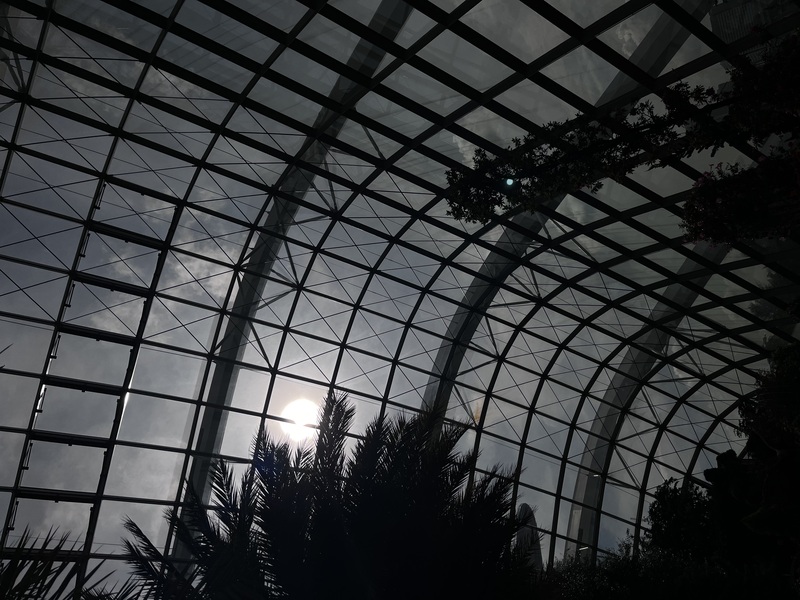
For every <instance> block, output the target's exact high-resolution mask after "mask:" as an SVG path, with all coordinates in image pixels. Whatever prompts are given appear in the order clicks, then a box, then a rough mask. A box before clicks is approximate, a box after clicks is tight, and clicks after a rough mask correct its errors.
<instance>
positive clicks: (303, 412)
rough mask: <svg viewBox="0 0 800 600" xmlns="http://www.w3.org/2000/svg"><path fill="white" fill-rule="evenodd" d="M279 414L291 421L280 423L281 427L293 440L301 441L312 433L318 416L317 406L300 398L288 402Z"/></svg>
mask: <svg viewBox="0 0 800 600" xmlns="http://www.w3.org/2000/svg"><path fill="white" fill-rule="evenodd" d="M281 416H282V417H283V418H284V419H286V420H287V421H291V423H287V422H284V423H281V429H283V431H284V432H285V433H287V434H288V435H289V437H290V438H291V439H293V440H295V441H298V442H299V441H302V440H305V439H308V438H310V437H311V436H312V435H314V431H315V430H314V427H315V426H316V424H317V418H318V416H319V406H317V405H316V404H314V403H313V402H311V400H306V399H305V398H301V399H299V400H295V401H294V402H290V403H289V404H287V405H286V408H284V409H283V412H282V413H281Z"/></svg>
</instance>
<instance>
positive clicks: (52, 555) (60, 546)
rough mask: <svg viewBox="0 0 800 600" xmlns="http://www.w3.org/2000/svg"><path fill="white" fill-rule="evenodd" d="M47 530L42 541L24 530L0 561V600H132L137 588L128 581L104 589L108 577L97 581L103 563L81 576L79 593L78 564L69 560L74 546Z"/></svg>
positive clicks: (137, 594)
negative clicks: (77, 584)
mask: <svg viewBox="0 0 800 600" xmlns="http://www.w3.org/2000/svg"><path fill="white" fill-rule="evenodd" d="M56 535H57V534H56V532H55V531H53V530H50V531H49V532H48V533H47V534H46V535H45V536H44V537H42V538H38V537H37V538H33V537H32V536H31V534H30V532H29V530H28V529H25V530H24V531H23V533H22V535H21V537H20V539H19V541H18V542H17V544H16V545H15V546H14V547H13V548H9V549H8V550H5V551H4V552H3V553H2V560H0V598H2V599H3V600H67V599H75V598H81V599H83V600H104V599H111V598H114V599H115V600H135V599H136V598H138V597H139V591H140V590H139V587H138V586H137V585H136V584H135V583H134V582H131V581H128V582H123V583H121V584H117V585H115V586H106V585H105V583H106V581H107V579H108V578H109V575H106V576H105V577H96V575H97V573H98V570H99V569H100V567H101V566H102V563H98V564H97V565H96V566H95V567H94V568H93V569H90V570H89V571H88V573H86V574H85V575H84V580H85V581H86V583H85V584H84V585H83V587H82V589H80V590H78V592H77V593H78V595H77V596H76V587H77V586H76V582H77V578H78V577H79V575H80V567H81V563H80V562H79V560H75V559H74V558H72V559H71V558H70V556H69V555H70V554H73V553H74V552H75V546H74V544H73V545H69V544H68V536H67V535H63V536H61V537H56Z"/></svg>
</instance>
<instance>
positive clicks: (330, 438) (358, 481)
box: [126, 393, 531, 600]
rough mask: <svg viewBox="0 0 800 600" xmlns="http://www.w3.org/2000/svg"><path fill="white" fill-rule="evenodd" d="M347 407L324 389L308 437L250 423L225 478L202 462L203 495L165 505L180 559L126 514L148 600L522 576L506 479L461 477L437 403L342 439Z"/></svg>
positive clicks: (303, 596) (413, 586) (440, 586)
mask: <svg viewBox="0 0 800 600" xmlns="http://www.w3.org/2000/svg"><path fill="white" fill-rule="evenodd" d="M353 416H354V409H353V407H352V405H351V404H350V403H349V402H348V401H347V397H346V395H336V394H333V393H331V394H329V395H328V397H327V398H326V401H325V404H324V406H323V408H322V411H321V417H320V424H319V433H318V436H317V441H316V446H315V448H314V450H312V449H310V448H300V449H296V450H292V449H291V448H290V446H289V444H288V443H278V442H275V441H274V440H272V439H270V438H269V436H268V435H267V434H266V433H264V431H263V430H262V431H261V432H260V433H259V435H258V436H257V438H256V440H255V443H254V452H253V460H252V462H251V463H250V465H249V466H248V469H247V470H246V472H245V473H244V475H243V476H242V477H241V480H240V481H239V482H238V484H237V482H236V481H235V478H234V475H233V471H232V469H231V468H230V467H229V466H228V465H226V464H225V463H223V462H218V463H216V464H215V465H214V466H213V468H212V471H211V480H212V496H213V505H212V506H211V507H205V506H203V505H202V503H201V501H200V498H199V497H198V495H197V494H195V493H192V492H191V491H190V493H189V494H188V509H187V510H186V513H185V516H184V518H183V519H178V518H177V514H176V513H175V512H174V511H173V512H171V513H168V515H167V516H168V518H169V519H171V520H172V521H173V523H174V525H175V527H176V537H177V539H178V541H179V543H180V544H183V545H184V547H185V548H186V550H187V551H188V554H189V555H191V560H190V561H189V562H181V561H179V560H178V559H177V558H175V557H174V556H166V555H164V554H162V553H161V552H160V551H159V550H158V548H156V547H155V545H154V544H152V543H151V542H150V541H149V540H148V538H147V536H146V535H145V534H144V533H143V532H142V531H141V529H139V527H137V526H136V524H135V523H134V522H132V521H130V520H128V521H127V522H126V527H127V529H128V531H129V532H130V533H131V534H132V535H133V540H129V541H126V545H127V550H128V554H129V562H130V563H131V565H132V566H133V568H134V571H135V573H136V575H137V576H138V577H139V578H140V579H141V580H142V582H143V586H144V588H145V590H146V592H147V596H148V597H150V598H154V599H157V600H162V599H163V600H167V599H169V600H177V599H181V600H195V599H197V600H200V599H203V600H205V599H209V600H210V599H214V600H216V599H231V600H234V599H235V600H250V599H255V598H259V599H263V598H287V599H292V600H295V599H297V600H311V599H315V600H316V599H318V598H325V597H328V598H348V599H365V600H367V599H376V600H377V599H380V600H393V599H395V598H397V599H399V598H409V597H416V598H458V599H459V600H461V599H470V598H486V597H498V596H502V595H503V594H504V593H505V592H506V591H509V592H510V591H511V590H512V589H514V588H518V589H519V588H524V587H525V586H527V585H529V583H530V580H531V579H530V575H529V568H528V567H527V566H526V562H527V561H526V557H525V556H523V553H522V552H520V551H517V550H515V549H514V548H513V544H512V540H513V537H514V533H515V532H516V530H517V529H518V523H517V522H516V521H515V520H513V519H511V518H510V517H509V515H510V514H511V500H510V498H511V479H510V477H509V476H508V473H505V472H503V471H502V470H500V469H498V468H495V469H493V470H492V471H491V472H489V473H488V474H484V475H477V476H472V475H471V474H472V473H473V466H474V461H475V456H474V455H473V454H461V453H459V452H458V451H457V449H456V445H457V443H458V441H459V440H460V439H461V437H462V435H463V434H464V432H465V428H464V427H461V426H459V425H452V424H446V423H443V421H444V419H443V416H444V415H443V413H442V412H440V411H429V412H422V413H420V414H417V415H415V416H412V417H405V416H401V417H397V418H395V419H387V418H383V417H381V418H377V419H375V420H374V421H373V422H372V423H371V424H370V425H369V426H368V427H367V429H366V432H365V434H364V436H363V438H361V439H359V440H358V441H357V443H356V444H355V448H354V449H353V451H352V452H350V453H348V452H347V450H346V446H347V442H348V440H350V439H351V438H349V437H348V432H349V430H350V427H351V425H352V422H353Z"/></svg>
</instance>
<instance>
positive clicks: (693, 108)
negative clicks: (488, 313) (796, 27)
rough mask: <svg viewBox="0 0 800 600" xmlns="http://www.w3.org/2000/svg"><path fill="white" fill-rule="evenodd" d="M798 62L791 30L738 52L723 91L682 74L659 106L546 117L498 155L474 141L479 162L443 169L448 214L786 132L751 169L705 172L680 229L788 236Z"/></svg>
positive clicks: (468, 214)
mask: <svg viewBox="0 0 800 600" xmlns="http://www.w3.org/2000/svg"><path fill="white" fill-rule="evenodd" d="M798 62H800V42H799V41H798V37H797V36H795V35H792V36H789V37H787V38H785V39H784V40H782V41H781V42H779V43H776V44H774V45H772V46H769V47H768V50H767V51H766V52H765V54H764V57H763V61H762V64H759V65H758V66H754V65H751V64H750V63H749V62H747V61H746V60H744V59H742V60H740V61H739V63H738V64H737V65H736V66H735V67H734V68H733V69H732V71H731V83H730V85H728V86H725V87H724V88H723V89H722V90H720V91H715V90H712V89H709V88H706V87H703V86H696V87H693V88H692V87H690V86H689V85H687V84H685V83H680V84H677V85H675V86H672V87H671V88H668V89H666V90H663V91H662V92H660V96H661V100H662V101H663V105H664V106H663V109H661V110H656V108H655V106H654V105H653V103H652V102H649V101H644V102H639V103H637V104H634V105H633V106H632V107H629V108H620V109H617V110H616V111H614V112H611V113H610V114H608V115H606V116H604V117H601V118H599V119H598V120H589V119H587V118H585V117H582V116H579V117H577V118H576V119H575V120H573V121H569V122H552V123H548V124H547V125H545V126H544V127H542V128H540V129H539V130H537V131H536V132H534V133H531V134H528V135H526V136H525V137H523V138H520V139H514V140H513V143H512V145H511V146H510V147H509V148H508V149H507V151H506V152H505V153H504V154H502V155H501V156H496V157H493V156H489V155H488V154H487V153H486V152H485V151H483V150H481V149H478V150H476V152H475V156H474V168H473V169H451V170H449V171H448V172H447V181H448V184H449V186H450V187H449V190H448V198H447V200H448V204H449V210H450V214H452V215H453V216H454V217H455V218H457V219H461V220H465V221H473V222H481V223H486V222H488V221H490V220H491V219H492V218H493V217H494V216H495V215H496V214H497V213H498V212H505V211H511V210H519V209H522V210H530V211H535V210H536V209H537V207H538V205H539V203H540V202H542V201H544V200H547V199H549V198H551V197H554V196H558V195H561V194H566V193H570V192H574V191H576V190H579V189H582V188H586V189H588V190H589V191H592V192H596V191H598V190H599V189H600V188H601V187H602V182H603V180H604V179H606V178H611V179H619V178H621V177H623V176H625V175H627V174H629V173H631V172H633V171H634V170H635V169H637V168H639V167H640V166H642V165H645V166H649V167H655V166H661V165H664V164H668V163H669V162H671V161H674V160H676V159H680V158H685V157H688V156H691V155H692V154H693V153H695V152H697V151H700V150H706V149H712V150H716V149H718V148H720V147H722V146H724V145H725V144H726V143H738V144H752V145H754V146H755V147H761V146H762V145H763V144H764V143H765V142H766V141H767V140H768V139H769V138H770V137H771V136H782V138H783V142H784V143H783V144H775V145H774V146H773V150H772V151H771V156H770V158H769V159H768V160H765V161H762V162H760V163H757V164H756V166H755V167H753V168H750V169H744V168H740V167H737V166H733V167H729V169H730V170H729V171H725V169H724V168H722V167H721V170H720V171H719V172H716V171H713V170H712V171H709V172H707V173H705V174H704V175H703V177H701V178H700V179H699V180H698V182H697V184H696V185H695V187H694V188H693V191H692V194H691V196H690V199H689V200H688V201H687V203H686V208H685V211H686V214H685V221H684V229H685V230H686V236H687V238H688V239H690V240H693V241H697V240H711V241H713V242H717V243H727V242H732V241H737V240H740V239H753V238H756V237H764V236H774V237H781V236H784V235H789V234H791V233H792V232H794V231H795V230H796V229H797V227H798V225H800V215H798V212H799V211H798V209H797V206H796V205H797V200H798V198H797V188H798V183H797V172H798V170H797V160H796V157H795V156H794V155H793V153H792V151H793V145H792V144H793V141H792V139H794V140H796V139H797V137H798V134H800V110H799V109H800V101H798V98H800V69H797V64H798ZM776 175H777V178H776V177H775V176H776ZM742 186H744V187H742ZM717 199H720V202H717Z"/></svg>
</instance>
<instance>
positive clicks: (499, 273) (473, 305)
mask: <svg viewBox="0 0 800 600" xmlns="http://www.w3.org/2000/svg"><path fill="white" fill-rule="evenodd" d="M680 5H681V8H683V9H684V10H686V11H687V12H690V13H691V14H692V15H693V16H694V17H695V18H697V19H698V20H699V19H701V18H702V17H703V16H704V15H705V14H706V13H707V12H708V11H709V10H710V8H711V5H712V2H711V1H710V0H684V1H683V2H681V3H680ZM688 37H689V32H688V31H687V30H685V29H683V28H682V27H681V26H680V25H679V24H678V23H677V22H675V21H674V20H672V18H671V17H669V16H668V15H666V14H662V15H661V17H660V18H659V19H658V20H657V21H656V23H655V24H654V25H653V27H652V29H651V30H650V32H648V34H647V36H645V38H644V40H643V41H642V43H641V44H640V45H639V46H638V47H637V49H636V51H635V52H634V53H633V55H632V56H631V57H630V62H631V63H633V64H634V65H636V66H637V67H638V68H640V69H642V70H643V71H645V72H647V73H650V74H653V75H658V74H659V73H660V72H661V71H662V70H663V69H664V68H665V67H666V66H667V64H668V63H669V61H670V60H671V59H672V58H673V57H674V55H675V54H676V53H677V51H678V50H679V49H680V48H681V46H682V45H683V43H684V42H685V41H686V40H687V39H688ZM637 87H638V84H637V83H636V82H635V81H634V80H632V79H630V78H629V77H628V76H626V75H624V74H623V73H618V74H617V76H616V78H615V79H614V80H613V81H612V82H611V84H609V86H608V88H607V89H606V90H605V92H604V93H603V94H602V95H601V97H600V98H599V99H598V101H597V102H596V104H595V105H596V106H602V105H604V104H607V103H608V102H611V101H613V100H614V99H615V98H617V97H620V96H623V95H625V94H629V93H631V92H632V91H633V90H635V89H636V88H637ZM563 198H564V196H560V197H557V198H552V199H549V200H547V201H546V206H547V207H548V208H550V209H552V210H556V209H557V208H558V206H559V205H560V203H561V201H562V200H563ZM546 221H547V217H546V216H543V215H542V213H541V212H537V213H535V214H532V213H529V212H525V213H520V214H518V215H515V216H514V217H512V219H511V223H512V224H513V225H514V227H507V228H506V229H505V230H504V232H503V234H502V236H501V238H500V239H499V240H498V242H497V243H496V244H495V247H496V248H497V249H498V250H499V251H500V252H493V253H492V254H491V255H490V256H489V257H487V259H486V260H485V261H484V264H483V265H482V266H481V269H480V273H479V277H476V278H475V279H474V280H473V283H472V284H471V285H470V287H469V288H468V289H467V291H466V292H465V293H464V300H463V304H464V305H466V306H468V307H470V308H468V309H461V310H459V311H457V312H456V314H455V315H454V316H453V318H452V319H451V321H450V324H449V326H448V329H447V334H448V335H447V338H448V340H446V341H444V342H443V344H442V345H441V346H440V347H439V350H438V352H437V354H436V357H435V359H434V365H433V373H432V375H431V377H430V378H429V381H428V385H427V386H426V388H425V392H424V397H423V404H424V405H425V406H428V407H441V406H443V405H444V406H447V404H448V403H449V400H450V397H451V395H452V391H453V387H454V384H455V380H456V376H457V374H458V373H459V372H460V369H461V363H462V361H463V359H464V355H465V353H466V349H467V345H468V341H469V340H470V339H472V337H473V335H474V334H475V332H476V330H477V328H478V326H479V324H480V322H481V320H482V318H483V316H482V315H483V314H484V312H485V310H486V309H487V308H488V307H489V306H490V305H491V304H492V302H493V301H494V298H495V296H496V295H497V293H498V292H499V289H500V285H499V284H500V283H502V282H503V281H504V280H505V279H506V278H507V277H508V276H509V275H510V274H511V273H512V272H513V271H514V270H516V269H517V268H518V266H519V263H518V259H519V258H521V257H522V256H523V255H524V253H525V251H526V249H527V247H528V245H529V244H530V243H531V241H532V240H533V237H534V234H535V233H537V232H538V231H540V230H541V228H542V227H543V226H544V224H545V223H546ZM523 232H524V233H523ZM527 232H530V233H529V234H528V233H527ZM504 254H505V256H504ZM509 254H510V255H511V257H509V256H508V255H509ZM512 257H515V258H516V260H515V258H512ZM720 260H721V257H720ZM695 267H696V264H695V263H694V261H691V260H690V259H687V261H686V263H685V264H684V266H683V267H682V271H684V269H689V270H687V271H684V272H691V271H692V270H695ZM487 281H495V282H496V283H495V284H494V285H491V284H487V283H486V282H487ZM680 287H681V288H682V286H680ZM682 289H684V290H685V288H682ZM685 291H686V292H687V293H688V290H685ZM676 296H677V294H676ZM694 296H695V297H696V296H697V293H696V292H695V293H694ZM676 300H680V298H677V297H676ZM693 301H694V300H692V302H693ZM689 304H691V303H689ZM682 305H683V306H686V304H685V303H683V304H682ZM645 336H653V337H655V338H656V340H654V343H656V344H657V343H659V340H660V338H662V337H663V338H666V337H667V336H666V334H665V333H664V332H660V331H658V330H651V331H648V333H646V334H645ZM661 343H662V344H663V343H665V342H661ZM635 358H636V357H631V360H632V361H633V363H632V364H635V360H634V359H635ZM618 375H619V374H618ZM631 375H633V373H632V372H630V373H627V374H626V375H624V376H619V381H617V384H619V385H620V386H622V385H624V384H625V382H626V381H628V380H629V378H630V376H631ZM616 379H618V377H617V376H615V381H616ZM609 393H610V392H609ZM603 406H604V407H607V409H606V410H607V412H608V413H609V414H608V415H603V416H600V415H598V419H597V420H596V421H595V425H593V430H594V429H595V428H598V430H602V429H605V428H607V427H608V423H607V422H606V421H607V420H608V418H610V417H611V415H612V412H611V411H612V410H613V409H612V406H614V405H613V404H609V405H607V404H603ZM587 452H588V456H591V455H592V453H593V452H592V449H591V448H587V451H586V452H585V453H584V455H585V456H587ZM606 458H607V457H605V456H604V457H603V461H602V462H603V463H604V464H605V463H606V462H607V460H606ZM588 460H589V461H590V462H592V461H593V459H591V458H589V459H588ZM562 470H563V465H562ZM594 479H597V478H594ZM579 481H580V480H579ZM578 495H580V496H581V498H582V499H586V498H591V497H594V498H595V502H596V501H597V499H601V498H602V494H598V493H597V491H596V490H594V489H591V488H587V487H586V485H585V484H584V485H583V486H580V485H579V484H576V490H575V494H574V497H576V496H578ZM582 501H583V500H581V502H582ZM587 515H588V513H587ZM574 518H577V519H578V521H580V520H581V519H582V518H584V517H582V516H581V515H577V516H576V517H573V516H571V517H570V522H571V524H570V527H569V528H568V531H569V530H571V529H572V527H573V526H572V520H573V519H574ZM586 518H588V517H586ZM576 528H577V529H582V528H581V527H580V526H576ZM593 529H594V528H593ZM596 537H597V536H593V539H594V543H593V545H596Z"/></svg>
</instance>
